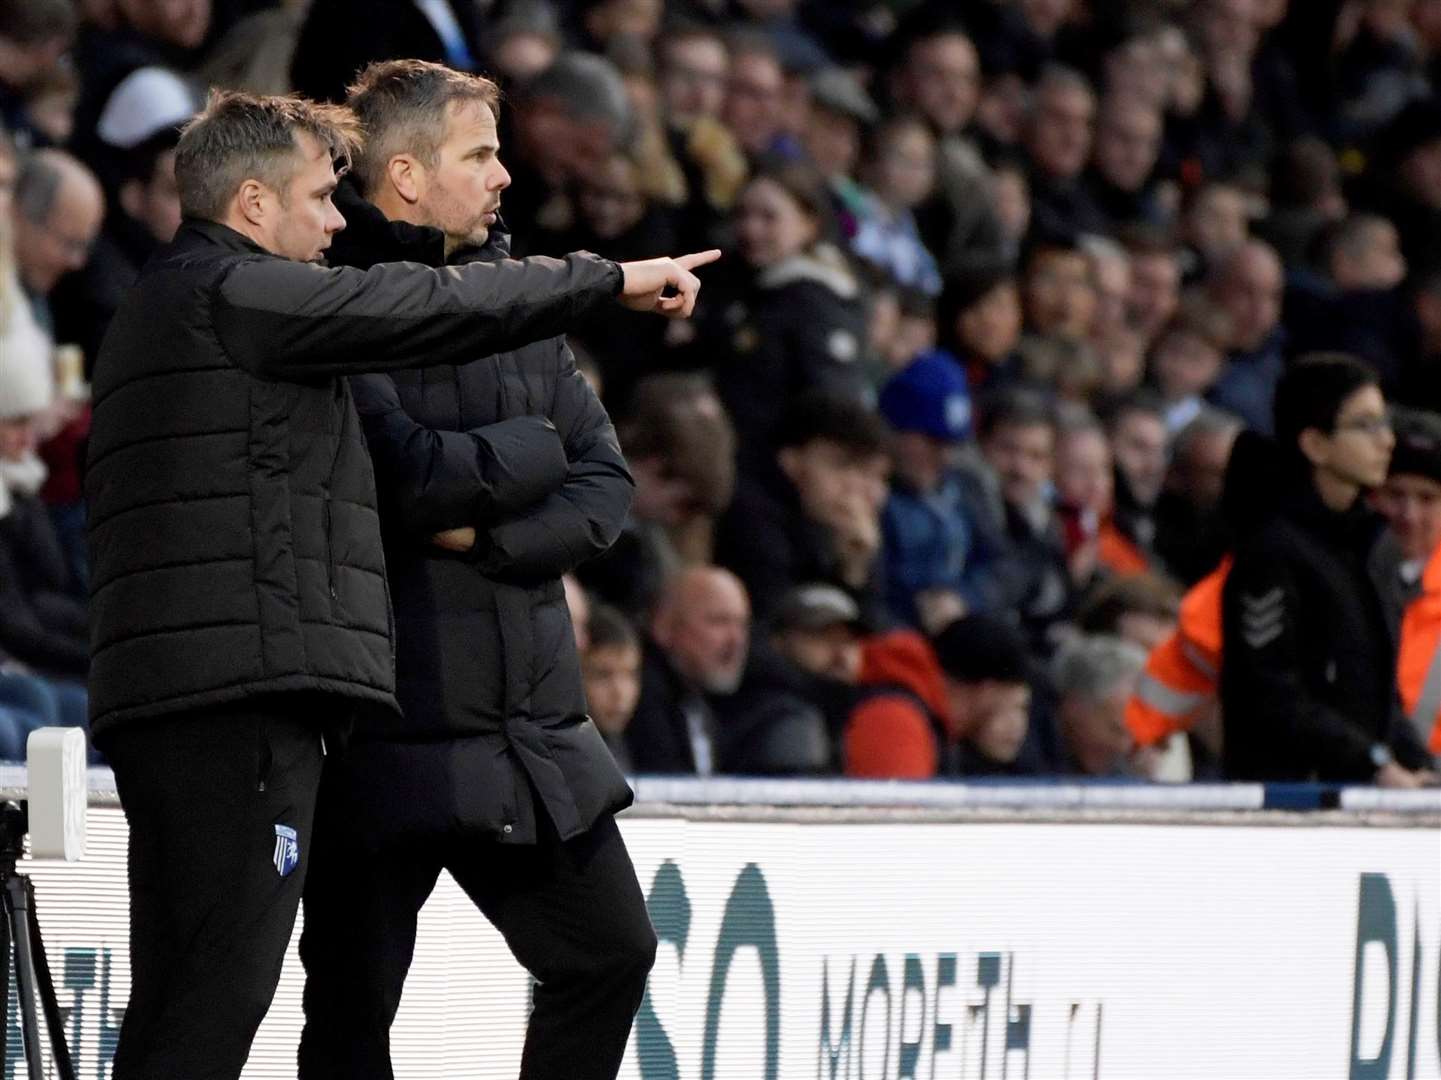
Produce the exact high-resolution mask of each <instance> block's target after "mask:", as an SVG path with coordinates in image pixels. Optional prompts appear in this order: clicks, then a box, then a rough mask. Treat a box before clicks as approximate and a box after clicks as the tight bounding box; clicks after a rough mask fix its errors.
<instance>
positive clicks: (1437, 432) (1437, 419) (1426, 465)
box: [1391, 409, 1441, 483]
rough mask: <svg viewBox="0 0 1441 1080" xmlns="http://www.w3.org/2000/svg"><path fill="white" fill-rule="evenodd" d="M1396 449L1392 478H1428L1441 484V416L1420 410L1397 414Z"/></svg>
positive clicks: (1394, 423) (1393, 455)
mask: <svg viewBox="0 0 1441 1080" xmlns="http://www.w3.org/2000/svg"><path fill="white" fill-rule="evenodd" d="M1393 426H1394V427H1395V429H1396V449H1395V450H1393V451H1392V452H1391V475H1392V476H1400V475H1405V476H1424V477H1426V478H1427V479H1429V480H1435V481H1436V482H1437V483H1441V416H1438V415H1437V414H1435V413H1430V412H1421V411H1420V410H1409V409H1408V410H1404V411H1403V410H1399V409H1398V410H1397V411H1396V414H1395V417H1394V420H1393Z"/></svg>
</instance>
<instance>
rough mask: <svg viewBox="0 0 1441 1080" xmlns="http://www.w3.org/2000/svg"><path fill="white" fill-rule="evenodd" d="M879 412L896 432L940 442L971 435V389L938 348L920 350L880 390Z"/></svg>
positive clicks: (954, 363) (958, 439) (959, 440)
mask: <svg viewBox="0 0 1441 1080" xmlns="http://www.w3.org/2000/svg"><path fill="white" fill-rule="evenodd" d="M879 404H880V410H881V415H882V416H884V417H885V418H886V422H887V423H888V424H890V425H891V427H892V428H893V429H895V430H896V431H919V432H921V433H922V434H925V435H929V436H931V437H932V438H933V439H940V440H942V441H943V442H962V441H964V440H966V439H969V438H970V437H971V389H970V386H969V385H967V383H966V376H965V373H964V372H962V371H961V367H960V365H959V364H957V363H956V362H955V361H954V360H953V359H951V357H950V356H949V355H948V354H946V353H943V352H940V351H939V350H934V351H931V352H926V353H922V354H921V355H920V356H918V357H916V358H915V359H914V360H912V361H911V363H910V366H909V367H907V368H906V369H905V370H904V371H901V372H900V373H899V374H897V375H895V376H894V377H893V378H892V379H891V380H890V382H888V383H886V385H885V386H884V387H882V389H881V399H880V403H879Z"/></svg>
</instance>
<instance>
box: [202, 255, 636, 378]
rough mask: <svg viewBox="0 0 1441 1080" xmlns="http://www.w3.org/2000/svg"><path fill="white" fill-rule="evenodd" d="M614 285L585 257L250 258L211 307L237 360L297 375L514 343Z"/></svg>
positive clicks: (445, 359)
mask: <svg viewBox="0 0 1441 1080" xmlns="http://www.w3.org/2000/svg"><path fill="white" fill-rule="evenodd" d="M620 286H621V270H620V268H619V267H618V266H617V265H616V264H615V263H613V262H610V261H608V260H606V259H601V258H598V257H597V256H594V255H589V254H586V253H584V252H581V253H576V254H571V255H567V256H566V257H565V258H564V259H547V258H531V259H519V260H510V259H507V260H504V261H501V262H474V263H469V264H467V265H465V266H453V267H441V268H438V269H437V268H432V267H428V266H422V265H420V264H419V263H379V264H377V265H375V266H372V267H371V268H370V269H368V270H358V269H355V268H352V267H338V268H334V269H326V268H323V267H319V266H314V265H311V264H308V263H300V262H292V261H289V260H285V259H277V258H273V257H265V256H257V257H254V258H247V259H242V260H240V261H238V262H237V263H236V264H235V265H234V266H233V267H232V268H230V269H229V270H228V271H227V272H226V273H225V274H224V275H223V276H222V277H221V279H220V280H219V282H218V283H217V285H216V291H215V295H214V297H213V302H212V305H211V314H212V318H213V322H214V328H215V332H216V333H217V335H218V336H219V338H220V342H221V344H222V345H223V346H224V348H225V350H226V352H227V353H228V354H229V356H230V358H231V359H232V360H233V361H234V362H235V363H236V364H237V365H239V366H240V367H242V368H244V369H245V370H246V371H249V372H250V373H251V374H253V375H256V376H259V377H261V378H269V379H281V380H308V379H319V378H326V377H330V376H336V375H359V374H365V373H367V372H383V371H396V370H401V369H404V368H413V367H431V366H434V365H438V364H464V363H467V362H470V361H474V360H478V359H480V358H482V357H488V356H491V355H493V354H495V353H498V352H503V351H506V350H511V349H517V348H519V347H521V346H522V345H528V344H531V343H533V342H536V341H539V340H542V339H544V338H548V337H552V336H554V335H556V334H560V333H564V332H565V331H566V330H567V329H568V328H570V326H572V325H573V324H574V323H576V322H577V321H579V319H580V318H581V317H582V316H584V315H585V314H586V313H588V312H589V311H591V310H592V309H593V308H595V307H596V306H597V305H599V304H602V303H605V302H608V301H609V300H610V299H611V298H612V297H614V296H615V295H616V294H617V292H618V291H619V289H620Z"/></svg>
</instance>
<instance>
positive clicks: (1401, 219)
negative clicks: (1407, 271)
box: [1360, 99, 1441, 275]
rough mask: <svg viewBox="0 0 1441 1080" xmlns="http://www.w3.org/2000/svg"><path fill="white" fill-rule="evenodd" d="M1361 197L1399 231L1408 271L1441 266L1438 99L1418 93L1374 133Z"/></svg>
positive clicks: (1421, 271)
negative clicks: (1372, 152)
mask: <svg viewBox="0 0 1441 1080" xmlns="http://www.w3.org/2000/svg"><path fill="white" fill-rule="evenodd" d="M1367 179H1368V180H1369V184H1368V185H1367V186H1366V188H1365V189H1364V190H1363V191H1362V193H1361V195H1360V201H1362V202H1363V203H1364V204H1365V205H1364V208H1365V209H1369V210H1372V211H1375V212H1376V213H1380V214H1385V215H1386V216H1387V217H1388V218H1390V219H1391V221H1393V222H1394V223H1395V225H1396V229H1397V231H1398V232H1399V233H1400V235H1401V247H1402V252H1403V253H1404V255H1405V256H1406V264H1407V266H1409V267H1410V268H1411V272H1412V274H1416V275H1427V274H1430V273H1432V272H1433V271H1436V270H1438V269H1441V255H1438V252H1441V103H1437V102H1435V101H1432V100H1429V99H1418V100H1416V101H1413V102H1412V103H1411V104H1409V105H1407V106H1406V107H1405V108H1404V109H1402V110H1401V112H1400V113H1399V114H1398V115H1397V116H1396V118H1395V119H1394V120H1393V121H1392V122H1391V123H1390V124H1389V125H1387V127H1386V129H1385V130H1384V131H1383V132H1382V133H1381V134H1380V135H1379V136H1378V137H1377V139H1376V145H1375V151H1374V154H1373V156H1372V164H1371V168H1370V169H1369V170H1368V176H1367Z"/></svg>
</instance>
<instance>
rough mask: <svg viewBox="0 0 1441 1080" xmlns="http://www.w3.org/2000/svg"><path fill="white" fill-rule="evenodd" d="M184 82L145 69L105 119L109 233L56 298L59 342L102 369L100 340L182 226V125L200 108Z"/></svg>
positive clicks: (122, 89) (121, 89)
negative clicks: (143, 271)
mask: <svg viewBox="0 0 1441 1080" xmlns="http://www.w3.org/2000/svg"><path fill="white" fill-rule="evenodd" d="M198 104H199V103H198V102H197V101H196V99H195V95H194V91H193V90H192V89H191V88H190V86H189V85H188V84H187V83H185V82H184V81H183V80H182V79H181V78H180V77H179V76H178V75H176V74H174V73H173V72H169V71H165V70H163V69H161V68H141V69H140V70H138V71H136V72H133V73H132V74H130V75H129V76H127V77H126V78H125V80H124V81H123V82H121V84H120V85H119V86H118V87H117V88H116V90H115V92H114V93H113V94H111V95H110V101H109V103H108V104H107V106H106V109H105V111H104V113H102V114H101V117H100V128H99V131H98V135H99V139H100V142H101V143H103V144H104V145H105V147H106V148H107V149H108V150H109V151H110V155H111V156H110V158H109V159H108V166H109V167H108V168H106V169H105V170H103V172H104V174H105V177H106V179H107V184H108V191H107V192H106V196H107V197H106V202H107V210H106V214H105V224H104V228H103V229H102V230H101V232H100V235H99V236H98V237H97V239H96V241H95V246H94V248H93V249H92V250H91V253H90V259H89V261H88V262H87V263H86V264H85V266H84V268H83V269H81V270H80V271H79V272H78V273H74V274H71V275H69V276H68V277H66V278H65V279H64V280H62V282H61V283H60V285H59V286H58V287H57V289H56V293H55V296H54V308H55V325H56V337H57V338H58V339H59V340H61V341H73V342H75V343H76V344H78V345H79V346H80V348H81V349H83V350H84V353H85V360H86V369H87V371H88V370H90V369H91V368H92V367H93V366H94V362H95V357H96V356H97V355H98V354H99V352H100V341H101V339H102V338H103V337H104V336H105V330H106V328H107V327H108V326H109V325H110V319H111V317H112V316H113V315H114V314H115V309H116V308H118V307H119V306H120V301H121V300H122V299H123V298H124V296H125V294H126V293H127V292H129V290H130V287H131V286H132V285H134V284H135V279H136V278H137V277H138V276H139V275H140V268H141V267H142V266H144V265H145V263H146V261H147V260H148V259H149V258H150V256H151V255H152V254H153V253H154V252H155V251H156V250H157V249H158V248H159V247H160V245H161V244H166V243H169V242H170V240H171V239H172V238H173V237H174V236H175V230H176V229H178V228H179V227H180V195H179V192H178V191H177V189H176V186H175V146H176V144H177V143H178V142H179V141H180V125H181V124H183V123H184V122H185V121H186V120H188V119H190V117H191V116H193V115H194V114H195V111H196V109H197V107H198Z"/></svg>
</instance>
